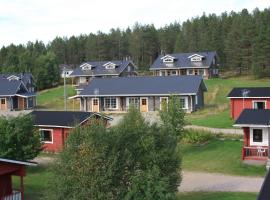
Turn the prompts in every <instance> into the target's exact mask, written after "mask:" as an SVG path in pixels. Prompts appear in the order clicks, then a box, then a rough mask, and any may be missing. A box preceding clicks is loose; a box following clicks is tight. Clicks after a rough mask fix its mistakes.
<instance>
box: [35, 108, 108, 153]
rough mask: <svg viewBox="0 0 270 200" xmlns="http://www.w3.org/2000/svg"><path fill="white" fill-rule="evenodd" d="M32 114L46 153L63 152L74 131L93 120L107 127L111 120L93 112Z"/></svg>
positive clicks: (36, 112) (39, 112)
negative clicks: (69, 136) (70, 134)
mask: <svg viewBox="0 0 270 200" xmlns="http://www.w3.org/2000/svg"><path fill="white" fill-rule="evenodd" d="M30 114H31V115H32V116H33V118H34V126H35V127H36V128H37V129H38V131H39V134H40V140H41V141H42V143H43V151H46V152H60V151H62V150H63V148H64V147H65V141H66V139H67V137H68V135H69V133H70V132H71V131H72V129H74V128H76V127H77V126H81V125H86V124H88V123H89V122H90V120H91V119H100V120H102V121H103V122H104V123H105V125H106V126H108V125H109V121H110V120H111V118H110V117H107V116H103V115H100V114H98V113H93V112H73V111H33V112H31V113H30Z"/></svg>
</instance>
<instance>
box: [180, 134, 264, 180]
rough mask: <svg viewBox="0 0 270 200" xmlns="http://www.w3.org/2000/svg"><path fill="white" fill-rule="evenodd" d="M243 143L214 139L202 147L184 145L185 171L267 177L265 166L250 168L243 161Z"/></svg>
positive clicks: (183, 163)
mask: <svg viewBox="0 0 270 200" xmlns="http://www.w3.org/2000/svg"><path fill="white" fill-rule="evenodd" d="M241 147H242V142H241V141H237V140H218V139H213V140H211V141H210V142H209V143H207V144H205V145H203V146H201V145H194V144H193V145H192V144H182V154H183V162H182V167H183V169H184V170H189V171H204V172H216V173H223V174H231V175H240V176H265V173H266V169H265V166H250V165H245V164H243V163H242V160H241Z"/></svg>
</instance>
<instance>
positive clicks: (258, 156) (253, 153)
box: [242, 146, 268, 161]
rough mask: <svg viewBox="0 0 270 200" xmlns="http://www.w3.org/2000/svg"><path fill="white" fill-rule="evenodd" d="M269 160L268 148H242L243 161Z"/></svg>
mask: <svg viewBox="0 0 270 200" xmlns="http://www.w3.org/2000/svg"><path fill="white" fill-rule="evenodd" d="M267 159H268V147H263V146H244V147H243V148H242V160H262V161H266V160H267Z"/></svg>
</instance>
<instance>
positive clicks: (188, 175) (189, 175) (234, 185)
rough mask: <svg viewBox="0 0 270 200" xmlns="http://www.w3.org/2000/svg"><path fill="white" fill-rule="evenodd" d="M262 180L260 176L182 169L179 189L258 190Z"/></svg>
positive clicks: (187, 190) (215, 190) (213, 190)
mask: <svg viewBox="0 0 270 200" xmlns="http://www.w3.org/2000/svg"><path fill="white" fill-rule="evenodd" d="M263 181H264V178H262V177H242V176H230V175H223V174H216V173H203V172H190V171H184V172H183V181H182V183H181V186H180V187H179V191H180V192H192V191H206V192H217V191H218V192H259V191H260V188H261V186H262V183H263Z"/></svg>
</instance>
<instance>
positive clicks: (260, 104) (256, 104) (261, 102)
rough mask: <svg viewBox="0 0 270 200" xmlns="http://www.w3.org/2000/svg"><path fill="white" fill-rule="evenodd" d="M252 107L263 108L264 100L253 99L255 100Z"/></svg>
mask: <svg viewBox="0 0 270 200" xmlns="http://www.w3.org/2000/svg"><path fill="white" fill-rule="evenodd" d="M253 108H254V109H258V110H262V109H265V102H264V101H255V102H253Z"/></svg>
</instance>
